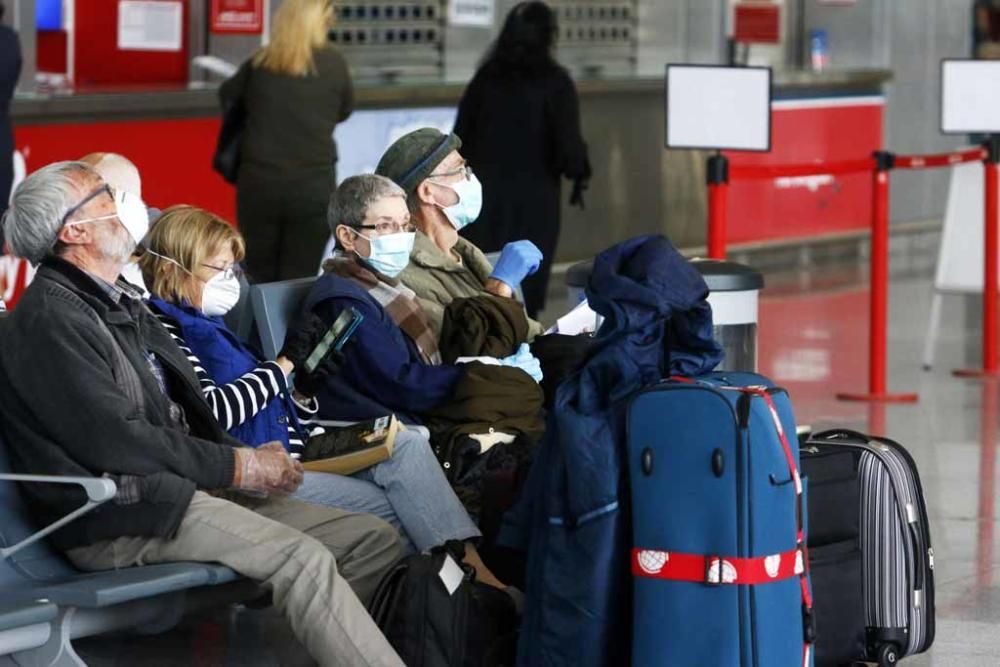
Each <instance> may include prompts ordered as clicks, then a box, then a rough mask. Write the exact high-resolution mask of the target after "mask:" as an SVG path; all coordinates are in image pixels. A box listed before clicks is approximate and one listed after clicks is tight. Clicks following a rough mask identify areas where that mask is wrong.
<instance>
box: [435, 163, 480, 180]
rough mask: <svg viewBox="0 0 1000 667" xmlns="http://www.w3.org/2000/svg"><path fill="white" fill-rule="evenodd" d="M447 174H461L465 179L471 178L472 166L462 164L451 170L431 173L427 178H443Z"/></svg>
mask: <svg viewBox="0 0 1000 667" xmlns="http://www.w3.org/2000/svg"><path fill="white" fill-rule="evenodd" d="M447 176H461V177H462V178H463V179H464V180H466V181H471V180H472V167H470V166H469V165H467V164H463V165H462V166H461V167H459V168H458V169H453V170H452V171H442V172H440V173H437V174H431V175H430V176H428V177H427V178H444V177H447Z"/></svg>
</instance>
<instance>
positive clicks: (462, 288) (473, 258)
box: [399, 232, 543, 341]
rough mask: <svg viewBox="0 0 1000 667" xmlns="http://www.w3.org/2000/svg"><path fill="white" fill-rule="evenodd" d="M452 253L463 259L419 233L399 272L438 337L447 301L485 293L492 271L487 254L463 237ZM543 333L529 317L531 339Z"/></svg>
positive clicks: (538, 323) (540, 326)
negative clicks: (408, 258)
mask: <svg viewBox="0 0 1000 667" xmlns="http://www.w3.org/2000/svg"><path fill="white" fill-rule="evenodd" d="M452 252H453V253H454V254H455V255H457V256H458V257H460V258H461V262H459V261H457V260H456V259H455V257H453V256H449V255H448V254H447V253H445V252H443V251H442V250H441V249H440V248H438V247H437V246H436V245H434V242H433V241H431V239H430V238H429V237H428V236H427V235H425V234H424V233H423V232H417V238H416V241H415V242H414V244H413V251H412V252H411V253H410V264H409V266H407V267H406V268H405V269H404V270H403V272H402V273H400V274H399V279H400V280H401V281H402V282H403V284H404V285H406V286H407V287H409V288H410V289H411V290H413V291H414V292H415V293H416V295H417V301H419V302H420V306H421V308H423V310H424V313H425V314H426V315H427V319H429V320H430V322H431V327H432V328H433V329H434V332H435V333H436V334H437V335H438V336H439V337H440V335H441V324H442V322H443V321H444V309H445V308H447V307H448V304H449V303H451V302H452V301H453V300H455V299H460V298H463V297H471V296H480V295H482V294H486V293H487V292H486V280H487V279H488V278H489V277H490V273H491V272H492V271H493V267H492V266H490V262H489V260H487V259H486V255H484V254H483V252H482V251H481V250H480V249H479V248H477V247H476V246H474V245H472V244H471V243H470V242H468V241H466V240H465V239H463V238H461V237H459V239H458V243H456V244H455V247H454V248H453V250H452ZM542 332H543V328H542V325H541V323H540V322H537V321H535V320H532V319H529V320H528V340H529V341H530V340H533V339H534V338H535V336H538V335H540V334H541V333H542Z"/></svg>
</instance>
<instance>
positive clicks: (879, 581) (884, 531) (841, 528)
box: [801, 430, 934, 667]
mask: <svg viewBox="0 0 1000 667" xmlns="http://www.w3.org/2000/svg"><path fill="white" fill-rule="evenodd" d="M801 459H802V463H801V465H802V471H803V474H804V475H805V476H806V477H808V479H809V504H808V516H809V524H808V526H809V556H810V558H809V563H810V572H811V580H812V586H813V599H814V610H815V619H816V633H817V638H816V667H833V666H839V665H850V664H851V663H853V662H855V661H859V660H869V661H877V662H878V663H879V665H881V666H883V667H888V666H890V665H894V664H895V663H896V662H897V661H898V660H899V659H901V658H903V657H904V656H907V655H913V654H915V653H922V652H924V651H926V650H927V649H928V648H930V646H931V643H932V642H933V641H934V552H933V550H932V548H931V539H930V528H929V526H928V522H927V508H926V506H925V504H924V497H923V489H922V488H921V486H920V477H919V475H918V473H917V469H916V466H915V465H914V463H913V459H912V458H911V457H910V455H909V453H908V452H907V451H906V450H905V449H904V448H903V447H902V446H901V445H899V444H898V443H896V442H893V441H892V440H888V439H885V438H875V437H869V436H866V435H864V434H861V433H857V432H855V431H845V430H837V431H826V432H823V433H818V434H816V435H813V436H812V437H811V438H810V439H809V440H808V441H807V442H806V444H805V446H803V447H802V449H801Z"/></svg>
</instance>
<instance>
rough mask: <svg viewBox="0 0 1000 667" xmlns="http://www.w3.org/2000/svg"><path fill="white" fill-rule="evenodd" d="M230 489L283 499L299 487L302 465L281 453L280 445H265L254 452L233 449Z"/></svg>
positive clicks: (251, 450) (274, 443)
mask: <svg viewBox="0 0 1000 667" xmlns="http://www.w3.org/2000/svg"><path fill="white" fill-rule="evenodd" d="M233 451H234V452H235V454H236V472H235V474H234V475H233V488H236V489H239V490H241V491H251V492H255V493H266V494H268V495H278V496H284V495H288V494H290V493H293V492H294V491H295V490H296V489H298V488H299V485H300V484H302V475H303V470H302V464H301V463H299V462H298V461H296V460H295V459H293V458H292V457H290V456H289V455H288V452H286V451H285V448H284V446H282V444H281V443H280V442H269V443H267V444H266V445H261V446H260V447H258V448H257V449H251V448H250V447H237V448H236V449H234V450H233Z"/></svg>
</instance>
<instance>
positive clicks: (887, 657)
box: [878, 644, 899, 667]
mask: <svg viewBox="0 0 1000 667" xmlns="http://www.w3.org/2000/svg"><path fill="white" fill-rule="evenodd" d="M898 662H899V649H897V648H896V645H895V644H882V645H881V646H879V648H878V667H895V665H896V664H897V663H898Z"/></svg>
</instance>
